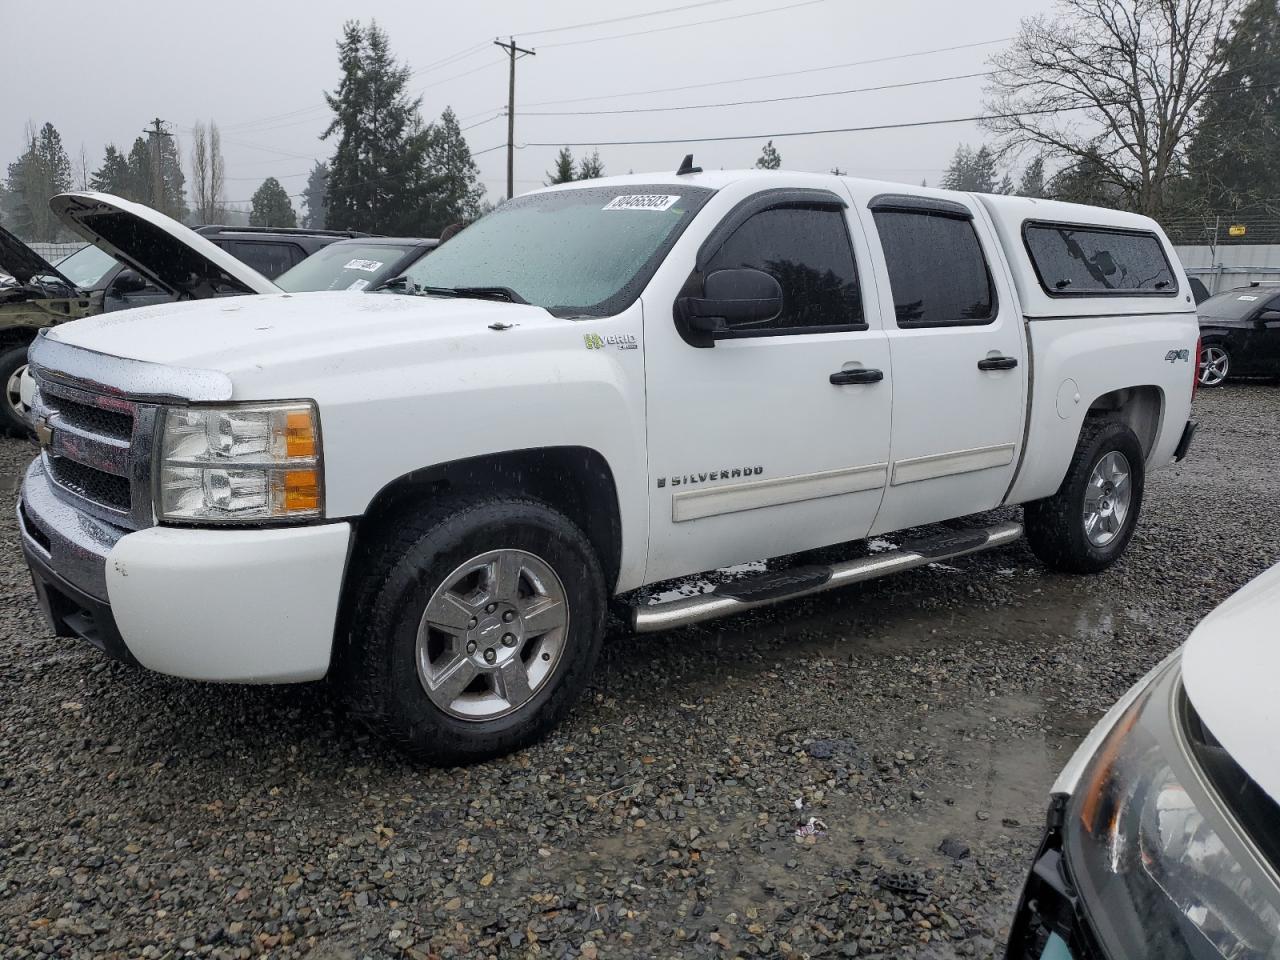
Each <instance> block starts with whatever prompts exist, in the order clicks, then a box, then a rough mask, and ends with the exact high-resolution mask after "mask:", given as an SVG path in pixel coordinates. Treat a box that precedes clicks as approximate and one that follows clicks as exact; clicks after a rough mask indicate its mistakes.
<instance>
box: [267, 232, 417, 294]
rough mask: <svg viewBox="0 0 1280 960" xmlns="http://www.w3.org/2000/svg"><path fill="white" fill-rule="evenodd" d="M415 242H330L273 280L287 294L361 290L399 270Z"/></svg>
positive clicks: (413, 248)
mask: <svg viewBox="0 0 1280 960" xmlns="http://www.w3.org/2000/svg"><path fill="white" fill-rule="evenodd" d="M419 249H421V248H419V247H417V246H416V245H415V244H414V243H412V242H408V241H406V242H405V243H331V244H329V246H327V247H324V248H323V249H321V250H319V251H317V252H316V253H313V254H312V255H311V256H309V257H307V259H305V260H303V261H302V262H301V263H299V264H297V265H295V266H294V267H292V268H291V269H289V270H286V271H285V272H284V273H282V274H280V276H278V277H276V281H275V283H276V286H277V287H279V288H280V289H281V290H287V291H288V292H289V293H308V292H314V291H316V290H363V289H365V288H366V287H372V286H375V285H376V284H377V283H379V282H380V281H382V280H384V279H386V278H387V277H389V276H393V274H392V272H391V271H392V270H395V272H396V273H399V272H400V271H401V269H402V268H401V264H402V263H403V262H404V259H405V254H407V253H408V252H409V251H411V250H419Z"/></svg>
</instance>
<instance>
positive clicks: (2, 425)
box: [0, 343, 31, 437]
mask: <svg viewBox="0 0 1280 960" xmlns="http://www.w3.org/2000/svg"><path fill="white" fill-rule="evenodd" d="M26 369H27V345H26V344H25V343H24V344H21V345H19V346H16V347H9V348H7V349H6V350H4V351H3V352H0V384H3V385H4V396H3V397H2V398H0V432H3V433H4V434H6V435H7V436H10V437H25V436H28V435H30V433H31V424H30V422H29V421H28V419H27V417H28V415H29V414H30V413H31V411H30V409H29V408H28V407H27V405H26V404H25V403H23V402H22V374H23V373H24V372H25V371H26Z"/></svg>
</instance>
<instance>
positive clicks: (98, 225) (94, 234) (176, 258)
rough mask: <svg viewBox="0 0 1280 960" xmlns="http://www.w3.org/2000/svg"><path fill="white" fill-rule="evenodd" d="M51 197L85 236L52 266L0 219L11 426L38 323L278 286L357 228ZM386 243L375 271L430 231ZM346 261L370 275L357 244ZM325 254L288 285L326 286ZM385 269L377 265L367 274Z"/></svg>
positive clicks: (6, 407)
mask: <svg viewBox="0 0 1280 960" xmlns="http://www.w3.org/2000/svg"><path fill="white" fill-rule="evenodd" d="M50 207H51V209H52V210H53V212H54V213H55V214H57V215H58V217H59V218H60V219H61V220H62V221H63V223H64V224H66V225H67V226H68V227H69V228H71V229H72V230H74V231H75V232H76V233H77V234H79V235H80V236H81V237H83V238H84V239H85V240H87V241H88V243H87V244H86V245H85V246H84V247H82V248H81V249H80V250H78V251H76V252H75V253H72V254H70V255H69V256H67V257H64V258H63V259H62V260H60V261H59V262H58V263H57V265H56V266H55V265H53V264H50V263H48V262H47V261H46V260H45V259H44V258H43V257H41V256H40V255H39V254H38V253H36V252H35V251H34V250H32V249H31V248H30V247H29V246H27V245H26V244H25V243H23V242H22V241H21V240H19V239H18V238H17V237H15V236H14V235H13V234H11V233H9V232H8V231H5V230H3V228H0V270H4V271H5V272H7V273H9V274H11V275H12V276H13V278H14V279H13V281H12V282H11V283H8V284H5V285H0V386H4V387H5V391H4V395H3V398H0V429H7V430H8V431H9V432H11V433H19V434H21V433H24V432H26V429H27V426H26V417H27V413H28V410H27V401H26V400H24V399H23V372H24V370H25V368H26V356H25V350H26V348H27V346H28V345H29V344H30V342H31V340H32V339H33V338H34V337H35V334H36V332H37V331H38V330H41V329H44V328H46V327H49V326H52V325H54V324H57V323H64V322H66V321H68V320H75V319H79V318H82V317H89V316H94V315H96V314H99V313H111V312H113V311H116V310H128V309H134V308H137V307H146V306H152V305H155V304H159V303H167V302H169V301H172V300H199V299H203V298H205V297H208V296H231V295H237V294H244V293H278V292H280V289H281V288H280V287H277V286H276V285H275V284H274V283H273V282H272V281H273V280H275V279H276V278H278V277H280V276H281V275H282V274H285V273H290V272H292V269H293V268H295V267H297V266H300V265H301V264H303V263H307V262H308V261H309V260H310V259H311V258H312V257H313V256H314V255H315V254H317V253H318V252H321V251H323V250H324V249H325V248H326V247H328V246H329V245H331V244H334V243H337V242H341V241H344V240H353V239H357V238H360V237H362V236H363V235H362V234H360V233H358V232H355V231H349V230H311V229H294V228H275V227H229V226H219V225H205V226H199V227H186V226H183V225H182V224H180V223H178V222H177V221H176V220H173V219H172V218H170V217H167V216H165V215H164V214H161V213H158V212H156V211H155V210H152V209H151V208H150V207H147V206H145V205H143V204H140V203H135V202H133V201H129V200H124V199H122V198H120V197H114V196H109V195H107V194H91V193H68V194H62V195H59V196H56V197H54V198H53V199H52V200H51V201H50ZM390 244H391V245H389V246H388V247H387V249H386V250H385V251H384V255H383V256H382V258H381V261H379V262H378V270H379V271H383V270H385V269H391V268H392V267H393V266H396V265H399V266H398V267H397V269H403V268H404V267H406V266H408V264H409V263H412V262H414V261H415V260H416V259H417V258H418V256H421V253H420V252H417V251H418V250H419V249H420V248H421V247H422V246H423V245H427V246H428V247H429V246H431V245H434V241H429V240H414V239H403V240H396V241H390ZM380 249H382V248H380ZM410 251H414V254H413V255H410ZM393 253H394V256H393V255H392V254H393ZM206 261H207V262H206ZM347 261H359V262H357V263H356V266H357V267H360V266H362V267H363V268H364V269H363V272H361V273H359V274H358V275H359V276H364V277H368V276H369V275H370V274H369V269H368V264H369V260H368V258H365V259H364V260H361V258H360V257H359V256H358V254H357V252H356V251H349V252H348V254H347V256H346V261H344V262H347ZM324 263H325V265H326V267H325V268H322V269H316V268H315V267H314V266H313V267H311V268H308V270H307V272H306V273H304V274H302V275H299V276H296V277H295V278H294V279H292V280H291V281H290V284H289V286H288V288H287V289H289V290H291V291H295V292H302V291H305V290H324V289H331V288H332V284H333V283H334V282H336V281H335V279H334V278H335V277H338V276H340V275H342V274H343V270H342V266H343V262H339V263H336V264H333V261H332V259H330V260H326V261H324ZM330 264H333V265H332V266H328V265H330ZM210 278H217V279H216V280H214V281H213V282H210ZM383 278H384V277H383V276H382V275H381V273H380V275H379V276H378V277H377V278H375V279H376V280H377V281H380V280H381V279H383ZM347 282H348V283H351V282H352V281H350V280H348V281H347ZM26 386H27V387H28V392H29V387H30V385H29V384H27V385H26Z"/></svg>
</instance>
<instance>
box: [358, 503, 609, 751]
mask: <svg viewBox="0 0 1280 960" xmlns="http://www.w3.org/2000/svg"><path fill="white" fill-rule="evenodd" d="M358 560H360V561H361V562H367V561H371V562H368V569H367V570H366V572H365V574H364V578H363V582H362V583H361V584H360V585H359V589H358V590H357V597H358V599H357V601H356V607H355V610H354V616H353V617H352V619H351V629H350V633H349V636H348V638H347V640H348V646H347V648H346V650H345V654H344V656H343V657H342V662H341V665H340V669H341V670H342V672H343V677H342V678H341V679H342V680H344V681H345V683H346V686H347V688H348V690H349V694H350V702H351V705H352V708H353V710H354V712H355V713H356V714H357V715H358V716H360V717H362V718H363V719H364V720H365V721H366V722H367V723H368V724H369V725H370V726H372V727H373V728H374V729H375V731H376V732H379V733H381V734H382V735H384V736H386V737H387V738H388V739H389V740H391V741H392V742H394V743H395V744H396V745H398V746H399V747H400V748H401V749H402V750H403V751H404V752H406V753H408V754H409V755H410V756H413V757H415V758H417V759H421V760H425V761H428V762H432V763H466V762H471V761H475V760H481V759H484V758H487V757H492V756H497V755H500V754H503V753H507V752H510V751H512V750H515V749H518V748H520V747H522V746H525V745H526V744H528V743H531V742H532V741H534V740H536V739H537V738H538V737H540V736H542V735H543V734H544V733H546V732H547V731H548V730H549V729H551V727H553V726H554V725H555V724H556V723H557V722H558V721H559V720H560V719H561V718H562V717H563V716H564V714H565V713H566V712H567V711H568V709H569V707H570V706H571V705H572V703H573V701H574V700H575V699H576V698H577V696H578V694H579V693H581V691H582V689H583V687H585V685H586V681H587V678H588V676H589V675H590V673H591V670H592V667H593V666H594V664H595V660H596V657H597V655H598V653H599V650H600V642H601V637H602V635H603V628H604V612H605V587H604V577H603V575H602V573H601V569H600V564H599V561H598V559H597V558H596V555H595V552H594V551H593V550H592V548H591V544H590V542H589V541H588V540H587V538H586V536H585V535H584V534H583V533H582V531H581V530H580V529H579V528H578V527H577V526H576V525H575V524H574V523H573V522H572V521H570V520H569V519H568V518H567V517H565V516H563V515H562V514H560V513H558V512H557V511H555V510H553V509H551V508H550V507H548V506H547V505H545V504H543V503H540V502H538V501H534V500H527V499H523V498H500V497H482V498H468V499H449V500H446V501H444V502H440V503H437V504H436V505H435V506H434V507H433V508H431V509H430V510H428V511H426V512H424V514H423V515H421V516H420V517H417V518H412V519H410V520H408V521H407V522H405V523H404V524H403V525H402V526H401V528H400V532H399V535H398V536H397V537H395V539H394V540H393V541H392V542H390V543H386V544H383V545H380V546H379V547H376V548H374V549H372V550H370V551H369V556H367V557H363V558H358Z"/></svg>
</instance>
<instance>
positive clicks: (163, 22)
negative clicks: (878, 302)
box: [0, 0, 1050, 201]
mask: <svg viewBox="0 0 1280 960" xmlns="http://www.w3.org/2000/svg"><path fill="white" fill-rule="evenodd" d="M1049 3H1050V0H983V2H982V3H981V4H975V3H954V2H949V0H893V2H889V3H885V2H881V0H712V2H706V0H703V2H701V3H698V2H695V0H615V2H613V3H608V4H604V3H600V2H598V0H596V2H588V0H544V2H542V3H539V4H531V3H515V2H511V0H507V2H500V0H466V2H462V3H443V2H439V0H432V2H421V0H417V2H403V0H365V2H364V3H359V4H356V3H351V2H349V0H347V2H338V0H252V2H251V0H218V2H216V3H199V4H197V3H193V2H187V0H178V2H175V0H129V2H128V3H126V4H107V3H89V2H85V0H41V3H40V4H39V5H38V11H39V12H38V15H37V14H36V13H35V12H34V10H33V8H32V7H31V6H30V5H29V3H27V2H26V0H0V22H4V23H7V24H8V25H9V27H10V30H11V32H12V31H13V30H14V28H15V26H16V25H17V24H18V23H19V22H20V21H25V22H27V23H28V26H29V27H31V29H32V30H35V28H34V24H32V23H31V20H32V18H33V17H37V16H38V20H39V28H38V30H35V32H31V30H26V31H23V34H24V37H23V39H21V40H20V41H19V42H11V43H8V44H6V45H5V52H4V58H3V65H2V66H0V75H2V76H3V78H4V82H3V86H4V88H5V89H6V91H7V94H6V96H4V97H3V98H2V99H0V163H2V164H7V163H8V162H9V161H10V160H12V159H13V158H14V157H15V156H17V154H18V153H19V152H21V150H22V149H23V131H24V128H25V127H26V124H27V123H28V121H32V122H35V123H37V124H41V123H44V122H45V121H46V120H47V121H52V122H53V124H54V125H55V126H56V127H57V128H58V130H59V131H60V132H61V134H62V138H63V142H64V143H65V144H66V146H67V151H68V153H69V154H71V155H72V157H73V160H74V161H75V162H76V163H77V164H78V162H79V151H80V148H81V145H83V147H84V149H85V151H86V152H87V155H88V159H89V166H90V169H92V168H94V167H96V166H98V165H99V164H100V163H101V158H102V151H103V146H104V145H105V144H106V143H108V142H114V143H115V144H117V145H118V146H120V147H121V148H122V149H124V150H126V151H127V150H128V147H129V145H130V144H131V143H132V141H133V139H134V137H135V136H137V135H138V134H139V133H140V132H141V131H142V128H143V127H144V126H145V125H146V124H147V123H148V122H149V121H150V120H151V119H152V118H153V117H156V116H159V117H161V118H162V119H164V120H167V121H170V122H171V124H172V127H171V129H173V130H174V131H175V132H176V133H177V134H178V136H179V138H180V140H181V141H182V146H183V155H184V157H185V156H186V153H187V146H188V143H189V137H188V134H189V131H190V128H191V125H192V124H193V123H194V122H196V121H197V120H202V119H203V120H209V119H213V120H216V121H217V122H218V124H219V125H220V126H221V128H222V131H223V148H224V150H223V152H224V154H225V156H226V159H227V180H228V182H227V199H228V200H230V201H242V200H247V198H248V197H250V196H251V195H252V194H253V192H254V190H255V189H256V188H257V186H258V184H259V183H261V181H262V179H263V178H264V177H267V176H275V177H278V178H279V179H280V181H281V182H282V183H283V184H284V185H285V188H286V189H287V190H288V191H289V192H290V193H291V194H296V193H299V192H301V190H302V189H303V187H304V185H305V183H306V173H307V171H308V170H309V168H310V166H311V162H312V160H314V159H317V158H321V159H323V158H327V157H328V156H329V154H330V153H331V152H332V147H331V142H324V141H321V140H319V139H318V136H319V134H320V133H321V132H322V131H323V129H324V127H325V124H326V123H327V120H328V117H329V111H328V108H327V107H326V106H325V105H324V100H323V97H322V95H321V91H323V90H332V89H333V88H334V86H335V84H336V82H337V79H338V68H337V55H336V50H335V46H334V42H335V40H336V38H337V37H338V35H339V32H340V30H341V27H342V24H343V22H344V21H345V20H348V19H350V18H353V17H354V18H359V19H363V20H368V19H370V18H376V19H377V21H378V22H379V23H380V24H381V25H382V26H383V27H384V28H385V29H386V30H387V31H388V33H389V34H390V36H391V42H392V47H393V50H394V51H395V53H396V55H397V56H398V57H399V58H400V60H401V61H402V62H406V63H408V64H409V65H410V66H411V67H412V68H414V69H415V70H417V71H419V72H418V73H416V74H415V76H414V77H413V78H412V79H411V81H410V89H411V90H412V91H413V92H414V93H418V92H421V93H422V98H423V99H422V112H423V115H424V117H425V118H427V119H428V120H430V119H432V118H434V117H436V116H438V115H439V113H440V111H441V110H442V109H444V107H445V106H452V107H453V109H454V111H455V112H456V113H457V114H458V115H459V117H460V118H462V122H463V126H464V128H467V129H466V137H467V139H468V142H469V143H470V145H471V149H472V151H473V152H474V153H476V154H478V156H477V157H476V161H477V163H478V164H479V165H480V170H481V177H482V178H483V181H484V185H485V187H486V188H487V190H488V196H489V197H490V198H492V199H498V198H500V197H501V196H503V195H504V194H505V176H506V167H505V162H506V159H505V150H500V149H489V148H493V147H496V146H498V145H499V144H505V141H506V121H505V119H504V118H499V114H500V112H501V110H502V108H503V106H504V105H505V103H506V99H507V67H506V56H505V54H504V53H503V52H502V51H501V50H499V49H498V48H496V47H494V46H492V41H493V39H494V37H496V36H501V37H503V38H505V37H507V36H509V35H514V36H515V38H516V40H517V42H519V43H521V45H522V46H527V47H532V48H533V49H535V50H536V51H537V56H535V57H529V58H525V59H522V60H521V61H520V62H519V63H518V65H517V87H516V94H517V96H516V102H517V109H516V113H517V123H516V143H517V144H525V143H528V144H530V145H529V146H526V147H525V148H524V149H521V150H517V151H516V178H517V182H516V192H517V193H519V192H522V191H526V190H531V189H533V188H535V187H537V186H539V185H540V184H541V182H542V181H543V180H544V179H545V175H546V174H545V171H546V170H547V169H548V168H549V167H550V166H551V164H552V160H553V158H554V155H555V153H556V147H554V146H533V145H532V144H535V143H555V144H560V143H579V142H582V143H592V144H595V143H602V144H603V143H607V142H608V141H614V140H643V139H658V138H664V139H681V140H687V142H682V143H675V144H667V145H659V146H655V145H645V146H607V145H606V146H601V147H600V156H601V158H602V159H603V160H604V164H605V170H606V173H626V172H628V171H629V170H634V171H636V172H641V171H644V170H653V169H657V170H667V169H672V170H674V169H675V167H676V165H677V164H678V162H679V160H680V158H681V156H682V155H683V154H684V153H685V152H688V151H692V152H693V153H694V155H695V157H696V160H697V162H698V163H700V164H701V165H702V166H704V167H707V168H718V167H726V168H728V167H744V166H751V165H752V164H754V162H755V160H756V158H757V157H758V156H759V155H760V148H761V146H762V145H763V142H764V140H765V139H766V137H765V136H764V135H766V134H774V135H775V136H774V137H773V140H774V144H775V146H776V147H777V148H778V150H779V151H780V152H781V154H782V160H783V166H784V167H787V168H790V169H798V170H814V171H825V170H829V169H830V168H831V167H832V166H839V167H840V168H841V169H842V170H846V171H848V172H850V173H852V174H854V175H858V176H868V177H875V178H878V179H889V180H903V181H910V182H914V183H918V182H919V181H920V180H921V179H922V178H925V179H928V181H929V183H930V184H933V183H935V182H936V181H937V179H938V177H939V176H940V174H941V172H942V168H943V167H945V166H946V163H947V161H948V159H949V158H950V156H951V153H952V151H953V150H954V149H955V146H956V144H957V143H958V142H961V141H968V142H970V143H974V144H976V143H978V142H980V141H981V139H982V133H981V131H980V130H978V129H977V127H976V125H974V124H955V125H946V126H934V127H922V128H917V129H910V130H898V131H870V132H860V133H837V134H826V135H821V136H809V137H786V136H778V135H777V134H781V133H785V132H788V131H800V130H810V129H821V128H830V127H853V126H867V125H873V124H881V123H898V122H904V121H920V120H934V119H943V118H951V117H962V116H968V115H972V114H975V113H978V112H979V111H980V108H981V90H982V83H983V81H982V79H981V78H976V77H975V78H969V79H961V80H952V81H947V82H941V83H931V84H924V85H918V86H911V87H904V88H900V89H894V90H881V91H874V92H864V93H855V94H848V95H841V96H828V97H817V98H812V99H806V100H790V101H782V102H778V103H770V104H752V105H743V106H730V107H720V108H714V109H696V110H680V111H671V112H652V113H623V114H613V115H594V116H592V115H575V116H535V115H534V112H535V111H587V110H626V109H635V108H642V107H643V108H652V107H669V106H682V105H690V104H707V103H722V102H724V101H735V100H758V99H761V98H769V97H785V96H794V95H798V94H813V93H823V92H828V91H836V90H848V89H851V88H862V87H870V86H879V85H883V84H900V83H904V82H909V81H919V80H931V79H934V78H940V77H951V76H956V75H963V74H973V73H978V72H980V71H983V70H985V69H988V68H987V66H986V59H987V57H988V56H990V54H992V53H993V52H995V51H997V50H999V49H1000V48H1001V46H1003V44H1001V43H991V44H986V45H983V46H972V47H969V48H967V49H956V50H950V51H947V52H940V53H934V54H930V55H926V56H913V57H906V58H901V59H893V60H885V61H883V62H880V63H870V64H862V65H855V66H838V65H843V64H850V63H852V62H855V61H866V60H872V59H877V58H887V57H899V56H900V55H902V54H914V53H918V52H921V51H927V50H934V49H937V48H942V47H956V46H960V45H964V44H979V43H984V42H985V41H993V40H1001V39H1003V38H1008V37H1010V36H1012V35H1013V34H1014V33H1015V32H1016V30H1017V25H1018V20H1019V18H1020V17H1022V16H1026V15H1028V14H1031V13H1035V12H1037V11H1039V10H1045V9H1047V8H1048V7H1049ZM677 7H680V8H681V9H678V10H673V9H672V8H677ZM782 8H785V9H782ZM660 10H670V11H671V12H668V13H664V14H655V15H653V16H645V17H633V15H635V14H644V13H649V12H652V11H660ZM622 17H627V18H629V19H623V20H621V21H619V22H615V23H607V24H601V25H598V26H592V27H583V28H580V29H560V28H566V27H572V26H575V25H578V24H583V23H588V22H592V21H600V20H606V19H614V18H622ZM713 20H714V21H716V22H705V21H713ZM664 28H671V29H664ZM641 31H644V32H643V33H641ZM620 34H632V35H631V36H619V35H620ZM41 38H43V39H41ZM18 39H19V38H18V37H16V36H12V37H10V40H11V41H12V40H18ZM584 41H588V42H584ZM455 54H461V55H460V56H457V57H454V55H455ZM446 60H448V61H450V62H445V63H442V62H441V61H446ZM826 67H832V69H820V68H826ZM815 68H817V69H815ZM796 71H808V72H805V73H798V74H797V73H795V72H796ZM783 73H787V74H792V75H790V76H782V77H776V76H775V77H772V78H770V79H756V80H749V79H746V78H750V77H759V76H761V75H772V74H783ZM668 88H676V89H668ZM658 89H662V90H665V91H666V92H650V93H644V94H643V95H638V96H622V94H635V93H638V92H643V91H654V90H658ZM586 98H591V99H586ZM566 100H571V101H574V102H570V103H556V104H547V103H546V102H547V101H566ZM522 108H523V109H524V110H526V111H528V112H527V113H525V114H524V115H522ZM737 135H750V139H746V140H740V141H727V142H705V143H704V142H698V140H697V138H698V137H716V136H737ZM573 149H574V153H575V154H578V155H580V154H581V153H582V152H584V148H577V147H575V148H573ZM585 149H586V150H587V151H589V150H590V147H587V148H585ZM482 151H487V152H483V153H482ZM0 169H2V168H0Z"/></svg>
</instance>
